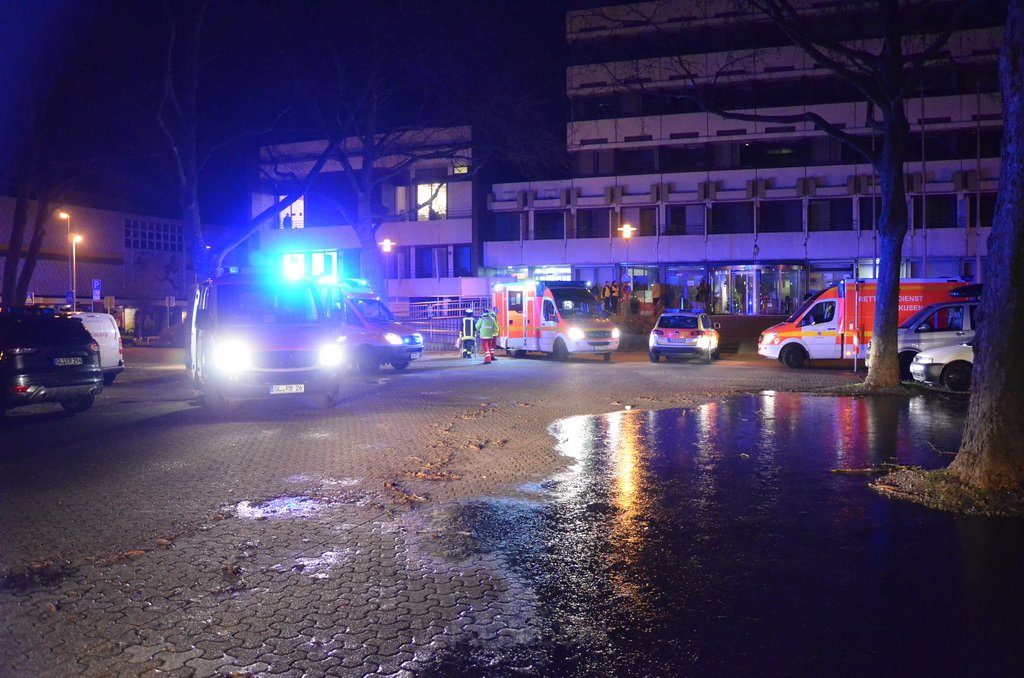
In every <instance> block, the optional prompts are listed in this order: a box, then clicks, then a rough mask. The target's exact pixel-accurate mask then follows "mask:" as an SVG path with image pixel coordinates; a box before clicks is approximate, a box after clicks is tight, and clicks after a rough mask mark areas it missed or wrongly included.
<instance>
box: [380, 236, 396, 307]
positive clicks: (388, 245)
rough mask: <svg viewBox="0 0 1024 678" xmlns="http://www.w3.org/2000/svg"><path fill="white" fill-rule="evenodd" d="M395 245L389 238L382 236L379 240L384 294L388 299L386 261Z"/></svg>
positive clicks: (387, 261) (389, 296)
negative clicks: (381, 254) (382, 262)
mask: <svg viewBox="0 0 1024 678" xmlns="http://www.w3.org/2000/svg"><path fill="white" fill-rule="evenodd" d="M397 245H398V243H397V242H395V241H394V240H392V239H391V238H384V239H383V240H381V242H380V247H381V249H383V250H384V296H385V297H387V298H388V299H390V298H391V295H390V294H389V292H388V273H389V271H388V263H389V259H390V256H391V254H392V250H394V249H395V247H396V246H397ZM395 277H397V272H396V274H395Z"/></svg>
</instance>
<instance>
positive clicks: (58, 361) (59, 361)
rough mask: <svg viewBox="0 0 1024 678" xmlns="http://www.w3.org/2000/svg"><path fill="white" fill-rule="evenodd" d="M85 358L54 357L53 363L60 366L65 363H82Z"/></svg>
mask: <svg viewBox="0 0 1024 678" xmlns="http://www.w3.org/2000/svg"><path fill="white" fill-rule="evenodd" d="M82 363H83V360H82V359H81V358H54V359H53V364H54V365H58V366H65V365H81V364H82Z"/></svg>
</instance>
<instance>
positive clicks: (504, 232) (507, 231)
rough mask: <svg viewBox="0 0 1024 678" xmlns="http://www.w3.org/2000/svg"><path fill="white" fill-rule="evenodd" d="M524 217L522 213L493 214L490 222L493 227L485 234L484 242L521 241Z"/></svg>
mask: <svg viewBox="0 0 1024 678" xmlns="http://www.w3.org/2000/svg"><path fill="white" fill-rule="evenodd" d="M524 216H525V215H524V214H523V213H522V212H493V213H492V214H491V220H490V224H491V227H490V228H489V229H488V232H487V233H485V234H484V240H488V241H503V240H520V239H521V238H522V224H523V217H524Z"/></svg>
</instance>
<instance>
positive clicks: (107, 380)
mask: <svg viewBox="0 0 1024 678" xmlns="http://www.w3.org/2000/svg"><path fill="white" fill-rule="evenodd" d="M116 378H117V375H116V374H104V375H103V385H104V386H110V385H111V384H113V383H114V379H116Z"/></svg>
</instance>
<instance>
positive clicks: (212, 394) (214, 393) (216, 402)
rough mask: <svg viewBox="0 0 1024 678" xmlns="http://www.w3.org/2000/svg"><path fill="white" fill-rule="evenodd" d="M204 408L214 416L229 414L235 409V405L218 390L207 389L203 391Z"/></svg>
mask: <svg viewBox="0 0 1024 678" xmlns="http://www.w3.org/2000/svg"><path fill="white" fill-rule="evenodd" d="M202 400H203V406H204V407H206V409H207V410H208V411H210V412H211V413H212V414H227V413H228V412H230V411H231V410H233V409H234V406H235V403H234V402H232V401H230V400H228V399H227V398H225V397H224V394H223V393H221V392H220V390H218V389H216V388H211V387H207V388H206V389H204V390H203V398H202Z"/></svg>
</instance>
